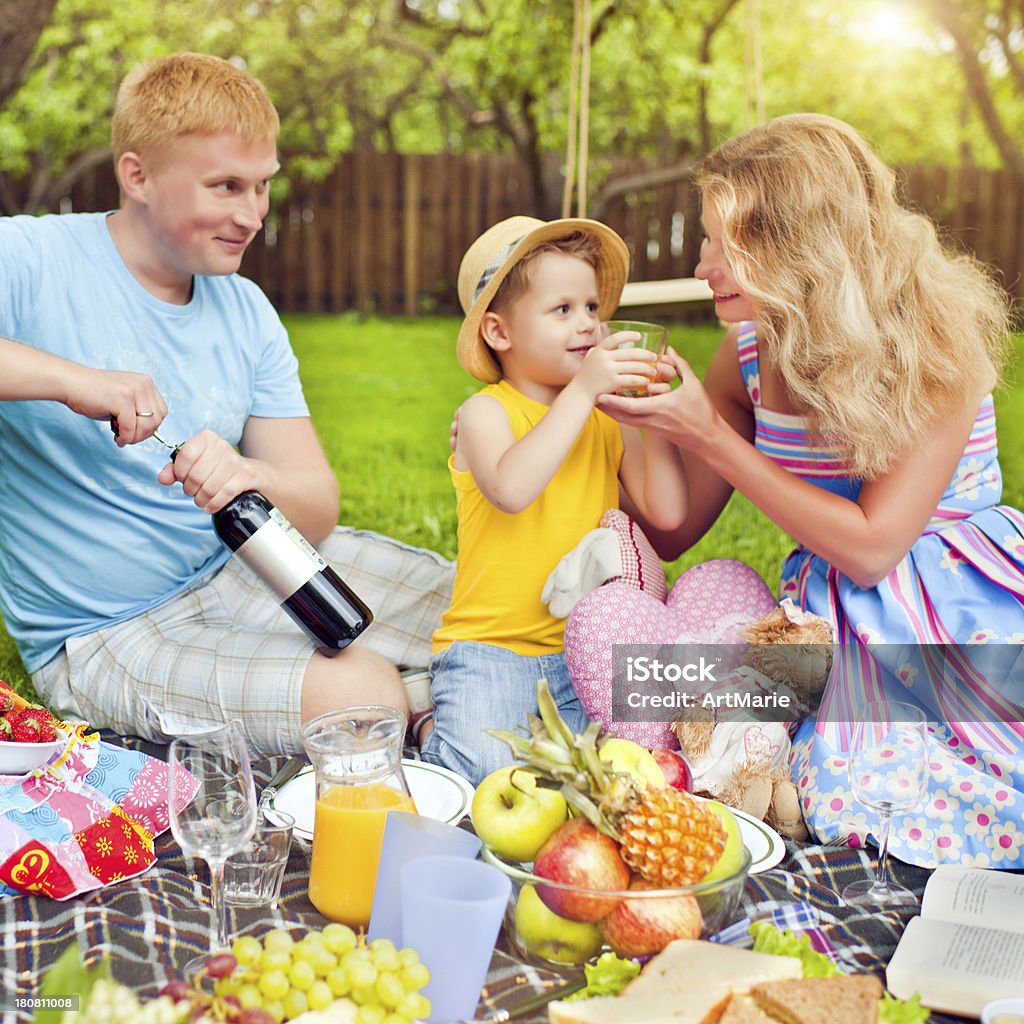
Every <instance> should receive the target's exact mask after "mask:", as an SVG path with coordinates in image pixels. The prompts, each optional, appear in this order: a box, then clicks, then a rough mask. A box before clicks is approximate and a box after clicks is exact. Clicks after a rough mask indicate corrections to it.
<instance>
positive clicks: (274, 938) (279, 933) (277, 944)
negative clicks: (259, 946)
mask: <svg viewBox="0 0 1024 1024" xmlns="http://www.w3.org/2000/svg"><path fill="white" fill-rule="evenodd" d="M294 945H295V940H294V939H293V938H292V936H291V932H286V931H285V930H284V929H283V928H274V929H273V930H272V931H269V932H267V934H266V935H264V936H263V948H264V949H265V950H267V951H270V950H275V949H276V950H281V951H282V952H287V953H289V954H290V953H291V951H292V947H293V946H294Z"/></svg>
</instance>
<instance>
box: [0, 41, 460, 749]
mask: <svg viewBox="0 0 1024 1024" xmlns="http://www.w3.org/2000/svg"><path fill="white" fill-rule="evenodd" d="M278 128H279V122H278V116H277V112H276V111H275V109H274V106H273V104H272V103H271V101H270V99H269V97H268V96H267V94H266V92H265V91H264V89H263V87H262V86H261V85H260V83H259V82H258V81H257V80H256V79H255V78H253V77H252V76H251V75H249V74H248V73H246V72H245V71H242V70H240V69H239V68H237V67H235V66H234V65H232V64H230V63H229V62H228V61H225V60H221V59H219V58H216V57H209V56H205V55H201V54H192V53H179V54H172V55H170V56H168V57H163V58H159V59H157V60H154V61H150V62H148V63H147V64H144V65H143V66H141V67H140V68H137V69H136V70H134V71H133V72H131V73H130V74H129V75H128V77H127V78H126V79H125V80H124V82H123V83H122V85H121V88H120V90H119V92H118V96H117V101H116V104H115V108H114V117H113V126H112V132H111V142H112V148H113V155H114V163H115V169H116V172H117V177H118V182H119V184H120V187H121V204H120V207H119V208H118V209H117V210H116V211H113V212H109V213H83V214H69V215H67V216H45V217H9V218H0V335H8V336H10V337H11V338H15V339H17V340H18V341H21V342H23V343H25V344H27V345H30V346H32V347H34V348H35V349H38V350H43V351H46V352H49V353H52V354H54V355H57V356H60V357H63V358H64V359H67V360H71V361H72V362H73V363H78V364H83V365H82V367H81V374H83V375H84V374H86V373H88V372H90V371H86V370H85V369H84V367H85V366H88V367H95V368H96V369H98V370H115V371H134V372H137V373H142V374H146V375H148V377H149V378H151V379H152V382H153V384H154V385H155V389H156V391H155V393H154V395H153V396H144V397H143V398H142V399H140V401H145V402H146V404H145V405H141V404H140V405H138V406H136V407H135V409H133V410H129V411H126V413H125V416H126V420H125V423H124V424H123V427H124V430H125V435H124V436H123V437H121V438H120V440H122V441H127V440H137V439H138V438H139V436H140V431H139V429H138V427H137V425H136V424H137V422H138V416H139V414H142V415H141V418H142V420H143V421H145V420H148V419H150V418H152V419H153V420H156V419H157V417H158V416H163V413H164V412H165V411H166V413H167V414H166V418H164V419H163V422H162V423H161V426H160V431H161V433H162V434H163V435H164V436H165V437H167V438H169V439H172V440H174V441H176V442H177V441H184V444H183V445H182V447H181V449H180V451H179V453H178V455H177V458H176V459H175V461H174V462H173V463H171V462H169V461H168V460H167V457H166V449H164V448H162V447H161V446H160V445H159V444H157V443H156V442H155V441H144V442H143V443H142V444H134V445H132V446H130V447H118V446H116V445H115V444H114V443H113V440H112V437H111V433H110V429H109V425H108V424H107V422H106V421H105V420H100V421H98V422H90V421H89V420H85V419H82V418H80V417H77V416H74V415H73V414H72V413H71V412H70V411H69V409H67V408H65V407H64V406H63V405H59V404H57V403H55V402H46V401H19V402H0V436H3V438H4V445H5V451H4V454H3V456H2V457H0V481H2V485H3V489H4V494H5V509H4V511H5V527H4V529H3V530H2V531H0V608H2V611H3V616H4V621H5V624H6V626H7V628H8V629H9V631H10V632H11V634H12V635H13V637H14V639H15V641H16V642H17V644H18V648H19V651H20V652H21V655H22V658H23V660H24V662H25V665H26V667H27V668H28V670H29V671H30V672H31V673H32V679H33V682H34V684H35V686H36V689H37V690H38V691H39V694H40V696H41V697H42V699H43V700H45V701H47V702H48V703H49V704H51V705H52V706H54V707H55V708H56V709H58V710H60V711H61V712H62V713H63V714H65V715H73V716H80V717H82V718H84V719H85V720H87V721H88V722H89V723H90V724H92V725H94V726H96V727H108V728H111V729H114V730H116V731H118V732H123V733H135V734H138V735H141V736H144V737H146V738H147V739H150V740H155V741H158V742H161V741H162V742H166V741H167V740H168V739H169V738H170V737H173V736H175V735H180V734H188V733H193V732H196V731H199V730H202V729H204V728H210V727H211V726H213V725H216V724H219V723H222V722H223V721H225V720H226V719H228V718H238V719H241V720H242V722H243V724H244V726H245V729H246V735H247V738H248V740H249V743H250V746H251V747H253V748H254V749H255V750H257V751H262V752H295V751H297V750H299V749H301V741H300V733H301V726H302V722H303V721H305V720H307V719H308V718H310V717H312V716H314V715H316V714H319V713H320V712H323V711H326V710H329V709H331V708H336V707H341V706H345V705H350V704H368V703H373V704H389V705H392V706H396V707H399V708H403V709H404V707H405V703H406V701H405V690H404V687H403V686H402V681H401V679H400V677H399V674H398V671H397V669H396V667H395V665H396V664H404V665H409V666H415V665H417V664H419V665H420V666H422V667H424V668H425V667H426V663H427V661H428V659H429V651H428V650H427V643H426V638H427V636H429V633H430V631H431V629H432V628H433V627H434V626H435V625H436V622H437V620H438V618H439V616H440V612H441V610H442V609H443V608H444V607H445V604H446V603H447V595H448V586H449V580H450V569H449V567H448V565H447V563H446V562H444V560H443V559H441V558H440V557H439V556H435V555H433V554H431V553H427V552H417V551H414V550H413V549H410V548H406V547H405V546H404V545H399V544H397V543H396V542H393V541H390V540H387V539H385V538H377V537H375V536H367V535H366V534H355V533H354V532H353V531H342V530H340V529H339V530H334V532H332V530H333V529H334V527H335V524H336V523H337V517H338V485H337V481H336V479H335V477H334V473H333V471H332V470H331V467H330V466H329V465H328V463H327V460H326V458H325V457H324V454H323V451H322V449H321V447H320V443H319V441H318V439H317V436H316V433H315V431H314V430H313V426H312V424H311V422H310V419H309V412H308V409H307V406H306V402H305V399H304V397H303V394H302V387H301V385H300V382H299V377H298V372H297V361H296V359H295V356H294V354H293V353H292V350H291V346H290V344H289V341H288V336H287V334H286V332H285V329H284V326H283V325H282V323H281V321H280V319H279V318H278V316H277V314H276V313H275V312H274V310H273V308H272V307H271V305H270V303H269V302H268V300H267V298H266V297H265V296H264V295H263V293H262V292H261V291H260V290H259V289H258V288H257V287H256V286H255V285H254V284H253V283H252V282H250V281H247V280H245V279H244V278H242V277H239V276H238V274H237V273H236V271H237V270H238V268H239V264H240V263H241V260H242V256H243V254H244V252H245V250H246V248H247V246H248V245H249V243H250V242H251V241H252V240H253V238H254V237H255V236H256V234H257V232H258V231H259V230H260V228H261V227H262V223H263V218H264V217H265V216H266V214H267V209H268V205H269V200H270V196H269V191H268V186H269V180H270V178H271V177H272V176H273V175H274V173H275V172H276V170H277V166H278V163H277V141H276V140H277V134H278ZM87 384H88V381H87V380H86V379H85V378H82V379H80V380H79V381H78V383H77V384H76V385H75V386H74V387H72V386H71V385H70V384H69V385H67V388H66V389H67V390H69V391H73V392H76V393H77V391H78V390H79V388H80V387H82V386H87ZM61 387H62V388H64V385H61ZM160 396H163V398H162V399H160ZM158 401H159V404H158ZM164 402H166V406H165V405H164V404H163V403H164ZM119 411H120V410H118V409H113V408H112V409H111V412H114V413H119ZM147 413H152V414H153V416H152V417H148V416H146V415H145V414H147ZM133 418H134V419H135V420H136V422H135V423H134V424H133V423H132V420H133ZM248 489H255V490H259V491H262V492H263V493H264V494H265V495H266V496H267V497H268V498H269V499H270V500H271V501H272V502H273V503H274V504H275V505H277V506H278V507H279V508H280V509H281V511H282V512H283V513H284V514H285V515H286V516H287V517H288V518H289V519H290V520H291V521H292V522H293V523H294V524H295V526H296V527H297V528H298V529H299V530H300V532H302V533H303V534H305V535H306V537H308V538H309V540H310V541H312V542H313V543H314V544H317V545H318V546H319V548H320V550H321V552H322V553H323V554H324V556H325V557H326V558H328V559H330V560H331V561H332V562H333V563H334V564H335V567H336V568H337V570H338V572H339V573H340V574H341V575H342V576H343V577H344V578H346V579H347V580H348V581H349V583H350V584H351V585H352V587H353V589H354V590H355V591H356V592H357V593H358V594H359V595H360V596H361V597H362V598H363V599H364V600H365V601H366V602H367V603H368V604H369V605H370V607H371V608H372V609H373V611H374V613H375V622H374V624H373V626H372V627H371V630H370V631H369V632H368V634H367V635H366V637H365V638H360V641H359V642H357V643H356V644H354V645H352V646H351V647H349V648H347V649H346V650H344V651H342V652H341V653H340V654H339V655H338V656H337V657H335V658H329V657H326V656H325V655H323V654H321V653H320V652H318V651H315V650H314V649H313V646H312V645H311V644H310V642H309V641H308V640H307V639H306V638H305V636H304V635H303V634H302V633H301V632H300V631H299V629H298V627H297V626H295V625H294V623H292V622H291V621H290V620H289V619H288V618H287V616H286V615H285V613H284V612H283V611H282V610H281V608H280V607H279V605H278V603H277V600H276V599H275V598H274V597H272V596H271V595H270V594H269V593H268V592H267V591H266V589H265V588H264V587H263V585H262V583H261V582H260V581H259V580H257V579H256V577H255V576H254V575H253V574H252V573H250V572H249V571H248V570H246V569H245V568H244V566H242V565H241V564H240V563H239V562H238V560H236V559H231V560H229V553H228V550H227V548H226V547H225V546H224V545H223V544H222V543H221V542H220V540H219V539H218V537H217V535H216V534H215V532H214V530H213V525H212V522H211V518H210V514H211V513H213V512H215V511H217V510H218V509H220V508H222V507H223V506H224V505H225V504H226V503H227V502H228V501H230V500H231V499H232V498H233V497H235V496H236V495H237V494H239V493H240V492H241V491H243V490H248ZM356 561H358V562H359V563H360V564H359V566H358V568H357V569H356V568H354V567H353V563H354V562H356ZM394 581H399V584H395V582H394ZM392 663H394V664H392Z"/></svg>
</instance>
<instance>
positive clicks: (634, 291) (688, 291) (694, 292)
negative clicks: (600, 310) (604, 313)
mask: <svg viewBox="0 0 1024 1024" xmlns="http://www.w3.org/2000/svg"><path fill="white" fill-rule="evenodd" d="M713 298H714V296H713V294H712V291H711V289H710V287H708V283H707V281H700V280H698V279H697V278H696V277H678V278H673V279H672V280H670V281H631V282H630V283H629V284H627V285H626V286H625V287H624V288H623V289H622V298H621V299H619V306H620V307H622V306H663V305H671V304H673V303H677V302H710V301H712V299H713Z"/></svg>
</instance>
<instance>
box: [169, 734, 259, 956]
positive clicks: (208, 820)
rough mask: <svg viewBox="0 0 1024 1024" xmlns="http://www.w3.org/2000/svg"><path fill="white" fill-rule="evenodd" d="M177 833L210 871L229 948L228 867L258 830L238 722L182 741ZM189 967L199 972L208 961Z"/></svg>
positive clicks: (172, 784) (177, 754) (221, 944)
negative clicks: (233, 855)
mask: <svg viewBox="0 0 1024 1024" xmlns="http://www.w3.org/2000/svg"><path fill="white" fill-rule="evenodd" d="M167 768H168V772H169V777H168V783H169V786H168V789H169V799H170V817H171V831H172V832H173V833H174V838H175V839H176V840H177V841H178V843H179V845H180V846H181V848H182V850H183V851H184V852H185V853H186V854H188V855H189V856H198V857H201V858H202V859H203V860H205V861H206V863H207V864H208V865H209V868H210V903H211V905H212V906H213V912H214V916H215V918H216V921H217V944H216V946H214V947H212V948H211V950H210V951H211V952H215V951H216V950H218V949H226V948H227V946H228V943H229V941H230V940H229V936H228V925H227V909H226V907H225V905H224V862H225V861H226V860H227V859H228V857H230V856H231V854H233V853H236V852H237V851H239V850H241V849H242V847H244V846H245V845H246V843H247V842H248V841H249V837H250V836H251V835H252V833H253V829H254V828H255V825H256V787H255V786H254V784H253V779H252V766H251V765H250V763H249V751H248V748H247V747H246V744H245V735H244V733H243V732H242V726H241V724H240V723H239V722H237V721H230V722H228V723H227V725H223V726H220V727H218V728H216V729H212V730H211V731H209V732H204V733H198V734H196V735H193V736H186V737H183V738H181V739H176V740H174V741H173V742H172V743H171V752H170V760H169V762H168V766H167ZM205 959H206V957H205V956H200V957H196V958H194V959H193V960H190V961H189V963H188V964H186V965H185V971H186V973H194V972H195V971H196V970H197V969H198V968H199V966H201V964H202V963H203V961H205Z"/></svg>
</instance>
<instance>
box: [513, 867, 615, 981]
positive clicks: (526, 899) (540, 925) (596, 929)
mask: <svg viewBox="0 0 1024 1024" xmlns="http://www.w3.org/2000/svg"><path fill="white" fill-rule="evenodd" d="M516 935H517V936H518V938H519V941H520V943H521V944H522V945H523V946H525V947H526V948H527V949H528V950H529V951H530V952H531V953H533V954H535V955H536V956H539V957H542V958H543V959H545V960H554V961H555V962H556V963H560V964H581V963H583V961H584V960H589V959H590V958H591V957H592V956H594V955H595V954H596V953H598V952H599V951H600V949H601V946H602V945H603V944H604V940H603V939H602V938H601V928H600V926H599V925H598V924H596V923H590V922H584V921H570V920H568V919H567V918H564V917H559V916H558V915H557V914H555V913H553V912H552V911H550V910H548V908H547V907H546V906H545V905H544V901H543V900H542V899H541V898H540V897H539V896H538V895H537V890H536V889H535V888H534V887H533V886H532V885H524V886H523V887H522V889H521V890H520V891H519V899H518V900H517V901H516Z"/></svg>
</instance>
